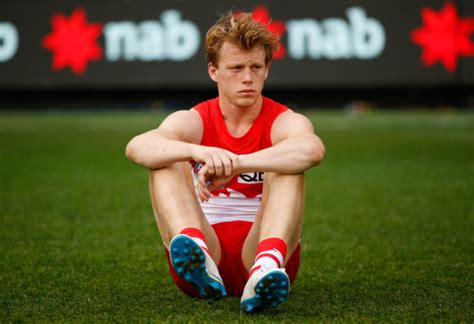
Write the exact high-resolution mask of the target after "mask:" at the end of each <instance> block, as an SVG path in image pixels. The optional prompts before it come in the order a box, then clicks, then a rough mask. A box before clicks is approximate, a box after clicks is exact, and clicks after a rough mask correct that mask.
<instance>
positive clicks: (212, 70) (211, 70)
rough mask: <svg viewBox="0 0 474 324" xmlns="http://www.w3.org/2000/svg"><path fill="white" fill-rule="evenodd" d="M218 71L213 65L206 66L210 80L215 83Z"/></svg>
mask: <svg viewBox="0 0 474 324" xmlns="http://www.w3.org/2000/svg"><path fill="white" fill-rule="evenodd" d="M218 72H219V69H218V68H217V67H215V66H214V64H212V63H209V64H208V65H207V73H209V77H210V78H211V79H212V81H214V82H217V80H218V79H219V78H218V74H219V73H218Z"/></svg>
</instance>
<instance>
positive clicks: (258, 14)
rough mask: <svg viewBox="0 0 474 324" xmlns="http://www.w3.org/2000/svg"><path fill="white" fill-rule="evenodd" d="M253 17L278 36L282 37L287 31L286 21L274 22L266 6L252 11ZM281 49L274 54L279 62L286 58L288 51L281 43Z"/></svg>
mask: <svg viewBox="0 0 474 324" xmlns="http://www.w3.org/2000/svg"><path fill="white" fill-rule="evenodd" d="M252 17H253V19H255V20H256V21H258V22H260V23H262V24H264V25H266V26H267V27H268V30H270V31H271V32H273V33H275V34H277V35H278V36H280V37H282V36H283V34H284V33H285V30H286V25H285V22H284V21H281V20H272V19H271V17H270V11H269V10H268V8H267V7H265V6H263V5H262V6H258V7H256V8H255V9H254V10H253V11H252ZM279 45H280V47H279V49H278V51H276V52H275V53H273V57H274V58H275V59H276V60H278V59H281V58H284V57H285V56H286V49H285V47H284V46H283V44H282V43H281V41H280V42H279Z"/></svg>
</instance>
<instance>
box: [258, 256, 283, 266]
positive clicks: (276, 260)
mask: <svg viewBox="0 0 474 324" xmlns="http://www.w3.org/2000/svg"><path fill="white" fill-rule="evenodd" d="M264 257H267V258H272V259H273V261H275V263H276V264H277V266H278V268H281V263H280V260H278V258H277V257H276V256H274V255H273V254H270V253H262V254H260V255H259V256H258V257H257V258H256V259H255V262H257V260H258V259H260V258H264Z"/></svg>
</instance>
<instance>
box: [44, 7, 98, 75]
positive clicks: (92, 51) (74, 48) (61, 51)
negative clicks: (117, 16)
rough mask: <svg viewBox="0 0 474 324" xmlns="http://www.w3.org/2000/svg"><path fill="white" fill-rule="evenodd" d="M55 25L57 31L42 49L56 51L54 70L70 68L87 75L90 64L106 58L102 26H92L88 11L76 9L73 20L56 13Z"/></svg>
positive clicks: (47, 38)
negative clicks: (101, 44) (99, 42)
mask: <svg viewBox="0 0 474 324" xmlns="http://www.w3.org/2000/svg"><path fill="white" fill-rule="evenodd" d="M51 25H52V27H53V31H52V32H51V33H50V34H48V35H46V36H45V37H44V38H43V42H42V46H43V47H44V48H46V49H48V50H50V51H52V52H53V62H52V67H53V69H54V70H60V69H63V68H65V67H69V68H70V69H71V70H72V71H73V72H74V74H83V73H84V72H85V71H86V68H87V63H88V62H89V61H97V60H99V59H100V58H102V48H101V47H100V46H99V45H98V44H97V38H98V37H99V36H100V34H101V33H102V24H100V23H94V24H90V23H88V22H87V17H86V12H85V10H84V9H82V8H78V9H76V10H74V11H73V12H72V14H71V16H70V17H66V16H64V15H63V14H60V13H58V14H55V15H53V17H52V18H51Z"/></svg>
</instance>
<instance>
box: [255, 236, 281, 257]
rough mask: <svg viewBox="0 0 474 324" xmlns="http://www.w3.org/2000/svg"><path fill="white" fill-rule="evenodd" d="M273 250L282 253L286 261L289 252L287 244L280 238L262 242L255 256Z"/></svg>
mask: <svg viewBox="0 0 474 324" xmlns="http://www.w3.org/2000/svg"><path fill="white" fill-rule="evenodd" d="M273 249H277V250H278V252H280V253H281V255H282V256H283V260H285V258H286V250H287V247H286V243H285V241H283V240H282V239H280V238H278V237H271V238H267V239H265V240H263V241H261V242H260V243H259V244H258V246H257V253H256V254H255V255H259V254H260V253H262V252H264V251H269V250H273Z"/></svg>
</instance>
